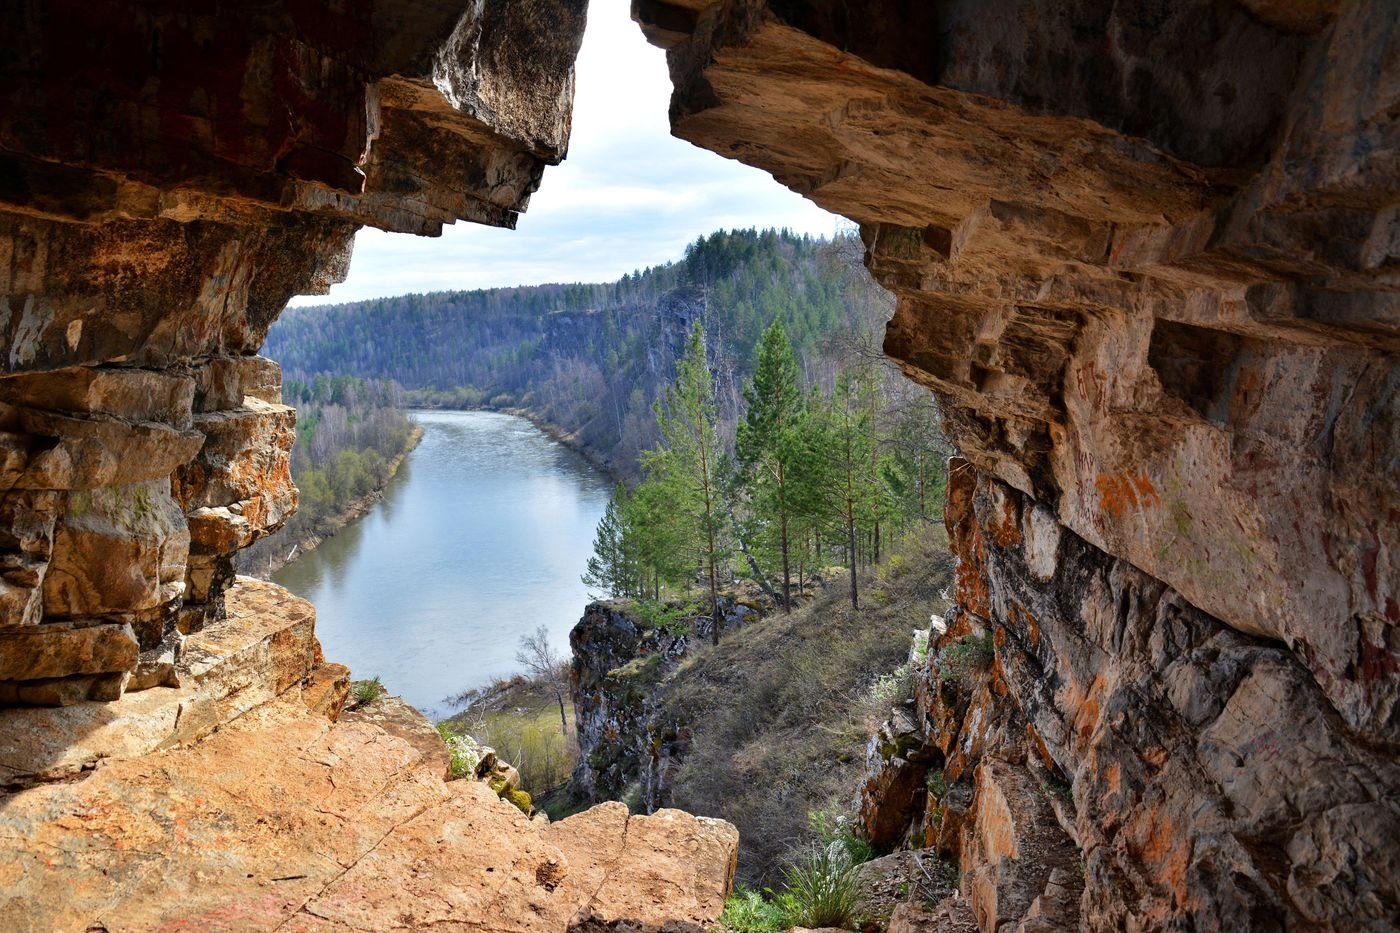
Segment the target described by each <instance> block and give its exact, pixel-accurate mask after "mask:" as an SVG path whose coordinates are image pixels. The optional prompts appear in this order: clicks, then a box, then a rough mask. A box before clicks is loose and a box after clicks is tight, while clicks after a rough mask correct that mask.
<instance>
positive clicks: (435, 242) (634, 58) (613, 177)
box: [292, 0, 838, 305]
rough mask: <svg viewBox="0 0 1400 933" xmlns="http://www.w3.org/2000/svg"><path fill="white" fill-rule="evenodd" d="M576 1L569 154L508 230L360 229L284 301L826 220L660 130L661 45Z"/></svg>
mask: <svg viewBox="0 0 1400 933" xmlns="http://www.w3.org/2000/svg"><path fill="white" fill-rule="evenodd" d="M589 6H590V9H589V14H588V30H587V32H586V33H585V35H584V40H583V50H582V51H581V53H580V55H579V62H578V83H577V90H576V95H575V100H574V124H573V134H572V138H571V140H570V143H569V157H568V158H567V159H566V160H565V161H564V163H563V164H562V165H560V166H557V167H553V168H548V169H545V173H544V180H543V182H542V183H541V185H540V190H539V191H538V192H536V193H535V194H534V196H533V197H532V198H531V200H530V208H529V210H528V211H526V213H524V214H522V215H521V217H520V222H519V226H518V229H516V230H514V231H510V230H498V229H495V228H491V227H482V226H479V225H477V224H468V223H458V224H456V225H454V226H451V227H448V228H446V229H444V231H443V235H442V236H441V237H439V238H425V237H415V236H410V235H407V234H386V233H383V232H381V231H379V230H373V229H365V230H362V231H361V232H360V234H359V235H358V236H357V237H356V241H355V254H354V259H353V260H352V261H351V264H350V275H349V277H348V278H347V279H346V281H345V282H344V283H342V284H340V285H336V286H333V287H332V289H331V294H330V295H323V296H307V297H301V298H296V299H293V301H292V304H294V305H299V304H324V303H326V302H340V301H358V300H361V299H364V298H375V297H380V296H385V295H402V294H405V293H408V292H428V291H442V290H445V289H472V288H491V287H495V286H508V285H534V284H540V283H543V282H607V281H612V280H614V279H617V278H619V277H621V276H622V275H623V274H624V273H627V272H631V271H633V270H635V269H641V268H645V267H646V266H655V265H660V264H662V263H666V262H671V261H674V260H676V259H679V258H680V257H681V253H682V250H683V249H684V248H685V244H687V243H689V242H690V241H692V240H694V239H695V238H696V237H698V236H700V235H702V234H706V233H710V232H711V231H714V230H718V229H721V228H733V227H789V228H791V229H793V230H797V231H800V232H806V233H811V234H814V235H822V236H830V235H831V234H832V233H833V232H834V231H835V229H836V224H837V220H838V218H836V217H835V216H834V215H832V214H828V213H827V212H825V211H823V210H821V209H820V208H818V207H817V206H816V205H814V204H812V203H811V202H810V201H806V200H804V199H803V198H801V197H799V196H798V195H795V194H793V193H792V192H790V191H788V190H787V189H786V188H784V187H782V186H781V185H779V184H778V183H777V182H775V181H774V180H773V179H772V178H771V177H769V176H768V175H767V174H766V173H764V172H761V171H759V170H757V169H753V168H749V167H748V166H745V165H741V164H740V163H738V162H734V161H731V160H729V159H724V158H722V157H720V156H717V155H715V154H714V153H711V152H707V151H705V150H703V149H699V148H697V147H695V146H692V145H691V144H690V143H687V142H684V141H683V140H679V139H675V138H673V137H672V136H671V135H670V131H669V128H668V126H667V122H666V110H667V106H668V104H669V100H670V91H671V82H670V80H669V78H668V77H667V74H666V58H665V54H664V53H663V52H662V51H661V50H660V49H656V48H653V47H652V46H650V45H648V44H647V42H646V40H645V39H643V38H642V34H641V30H640V29H638V28H637V26H636V24H634V23H633V22H632V21H631V20H630V19H629V17H628V2H627V0H592V3H590V5H589Z"/></svg>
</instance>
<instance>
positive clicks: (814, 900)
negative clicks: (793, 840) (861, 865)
mask: <svg viewBox="0 0 1400 933" xmlns="http://www.w3.org/2000/svg"><path fill="white" fill-rule="evenodd" d="M784 877H785V878H786V880H787V893H788V894H789V895H791V897H792V901H793V903H792V912H791V913H790V914H789V916H788V917H787V920H788V922H789V923H791V924H793V925H795V926H807V927H845V928H848V929H849V928H850V927H853V926H854V925H855V923H856V920H857V912H858V909H859V905H860V881H859V879H858V878H857V876H856V872H855V865H853V864H852V863H851V859H850V856H849V855H847V854H846V850H845V848H844V847H843V846H842V845H841V844H840V843H839V842H834V843H831V844H830V845H825V846H822V845H813V846H812V847H811V848H810V849H808V850H807V852H806V853H805V854H804V855H803V857H802V858H801V859H800V860H799V861H798V862H797V863H796V864H794V865H791V866H789V867H788V869H787V871H786V872H784Z"/></svg>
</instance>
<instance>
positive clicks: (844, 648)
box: [662, 526, 952, 885]
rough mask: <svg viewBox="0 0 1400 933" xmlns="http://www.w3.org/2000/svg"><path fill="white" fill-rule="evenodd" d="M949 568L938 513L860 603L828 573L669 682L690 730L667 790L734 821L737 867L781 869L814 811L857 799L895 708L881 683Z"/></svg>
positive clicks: (691, 661)
mask: <svg viewBox="0 0 1400 933" xmlns="http://www.w3.org/2000/svg"><path fill="white" fill-rule="evenodd" d="M951 580H952V556H951V555H950V554H949V553H948V551H947V544H946V539H945V537H944V534H943V529H942V528H941V526H930V527H928V528H926V529H923V530H921V531H920V533H919V534H918V535H916V536H912V537H911V538H910V539H909V540H908V541H906V542H904V544H903V546H902V547H901V548H900V549H899V550H898V551H897V552H896V553H894V554H892V555H891V556H890V557H889V558H887V560H886V562H885V563H884V564H882V565H880V566H879V567H877V568H875V569H874V570H872V571H871V572H870V573H869V575H868V580H867V581H866V583H865V590H864V591H865V592H866V593H867V599H866V602H865V605H864V606H863V607H862V608H861V609H860V610H858V611H856V610H852V609H851V607H850V602H849V598H848V597H847V595H846V593H845V590H844V587H842V586H839V585H833V586H832V587H831V588H830V590H829V591H828V592H827V593H826V594H824V595H821V596H818V597H817V598H815V599H813V600H812V601H810V602H808V603H806V604H805V605H803V606H801V607H800V608H798V609H797V610H795V611H794V612H793V613H792V614H791V615H786V616H785V615H782V614H775V615H773V616H770V617H769V618H766V619H763V620H761V621H759V622H756V623H754V624H752V625H748V626H745V627H744V628H742V629H740V630H738V631H735V632H733V633H731V634H729V635H727V636H726V639H725V641H724V642H723V643H722V644H721V645H720V646H719V647H718V648H716V649H714V650H709V651H704V652H702V653H699V654H696V655H693V656H691V657H690V658H688V659H687V660H686V661H685V662H684V663H683V664H682V665H681V667H680V668H679V669H678V670H677V671H676V673H675V674H674V675H673V676H672V677H671V678H670V679H669V680H668V681H667V683H666V684H665V685H664V687H663V688H662V689H663V700H662V702H663V704H664V708H665V710H666V715H667V717H668V718H671V719H673V721H676V722H678V723H680V724H681V728H680V732H681V735H682V737H683V739H684V737H686V736H688V741H689V747H688V749H684V750H682V749H677V751H678V752H681V751H683V754H684V764H683V766H682V767H681V769H680V773H679V774H678V775H677V778H676V780H675V783H674V785H673V790H672V803H673V805H674V806H677V807H680V808H682V809H686V810H689V811H691V812H693V813H700V814H707V815H713V816H720V817H723V818H724V819H727V820H729V821H730V822H732V823H734V824H735V825H736V826H738V827H739V832H740V840H741V842H740V846H741V848H740V856H739V879H740V880H741V881H744V882H747V883H750V884H755V885H771V884H776V883H777V882H779V881H780V879H781V877H782V870H783V866H784V865H785V864H786V863H788V861H789V860H790V857H791V855H792V854H793V853H794V850H795V849H796V848H797V847H799V846H802V845H803V844H804V843H805V842H806V841H807V840H809V839H810V838H811V833H810V832H809V830H808V819H807V814H808V812H809V811H812V810H817V809H823V808H827V807H830V806H832V805H835V806H836V807H838V808H840V809H841V810H845V811H849V809H850V804H851V801H852V799H853V797H854V795H855V792H856V788H857V785H858V783H859V781H860V778H861V776H862V773H863V770H864V763H865V762H864V752H865V745H866V742H867V740H868V738H869V736H870V735H871V734H872V733H873V732H874V731H875V730H876V728H877V727H878V725H879V723H880V721H882V720H883V719H885V718H886V717H887V716H888V715H889V708H888V706H887V705H885V704H884V702H882V701H881V700H877V699H875V698H874V697H873V696H872V687H873V686H874V684H875V683H876V681H877V680H878V679H879V678H880V677H881V676H882V675H888V674H889V672H890V671H892V670H894V669H895V668H897V667H899V665H901V664H902V663H903V662H904V661H905V658H906V655H907V654H908V651H909V645H910V636H911V633H912V632H913V630H915V629H921V628H927V627H928V621H929V615H930V614H931V613H933V612H941V611H943V610H944V608H945V607H946V605H947V601H946V600H945V599H944V598H943V597H942V595H941V594H942V592H943V591H945V590H946V589H947V588H948V587H949V586H950V585H951Z"/></svg>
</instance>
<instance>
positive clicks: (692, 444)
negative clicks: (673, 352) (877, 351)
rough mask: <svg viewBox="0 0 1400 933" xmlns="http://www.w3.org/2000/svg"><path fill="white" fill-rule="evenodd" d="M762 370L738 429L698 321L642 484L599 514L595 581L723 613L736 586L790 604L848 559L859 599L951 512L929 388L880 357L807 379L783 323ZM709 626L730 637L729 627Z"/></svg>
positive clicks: (765, 341) (759, 352)
mask: <svg viewBox="0 0 1400 933" xmlns="http://www.w3.org/2000/svg"><path fill="white" fill-rule="evenodd" d="M751 369H752V376H751V377H750V378H748V379H747V380H746V381H745V382H744V385H743V387H742V391H741V393H740V398H741V402H742V408H741V412H740V415H739V418H738V419H737V421H736V422H735V424H734V425H733V427H732V429H731V428H729V427H727V426H726V424H725V422H723V421H722V420H721V418H720V416H719V405H718V404H717V403H716V393H715V380H714V370H713V366H712V364H711V362H710V355H709V353H708V352H707V340H706V334H705V330H704V328H703V326H702V325H701V324H700V322H699V321H696V322H695V323H694V324H693V325H692V328H691V332H690V335H689V338H688V340H687V343H686V348H685V352H684V353H683V355H682V356H681V358H680V359H679V360H678V361H677V363H676V376H675V379H674V380H673V381H672V382H671V383H670V384H668V385H667V386H666V388H665V391H664V392H663V394H662V398H661V400H660V402H659V403H658V404H657V405H656V407H655V416H656V419H657V426H658V431H659V435H660V436H659V438H658V440H657V442H656V444H655V445H654V446H653V447H651V448H650V449H648V450H645V451H643V452H642V454H641V468H642V474H643V479H642V481H641V482H640V483H639V484H638V485H636V486H635V487H634V488H632V489H630V490H629V488H628V487H627V486H626V485H624V484H622V483H619V484H618V487H617V490H616V491H615V493H614V495H613V499H612V501H611V503H609V505H608V508H607V511H606V512H605V514H604V516H603V519H602V521H601V522H600V523H599V526H598V531H597V535H596V538H595V540H594V557H593V558H592V559H591V560H590V561H589V564H588V570H587V572H586V574H585V576H584V582H585V583H587V584H588V585H589V586H590V587H592V588H594V589H596V590H599V591H602V592H604V593H607V594H609V595H612V596H617V597H624V598H629V599H632V600H634V601H636V602H637V604H638V606H639V608H640V610H641V611H642V612H643V613H644V614H655V613H658V612H663V611H667V607H670V606H672V605H673V604H674V602H675V600H676V599H677V598H679V599H682V600H684V599H685V598H686V597H687V596H689V595H691V594H694V593H695V592H697V590H698V591H703V594H704V602H703V610H704V611H705V612H706V613H707V614H708V616H709V617H710V618H711V619H719V618H720V617H721V613H720V611H719V595H720V590H721V588H723V587H727V586H728V585H730V584H731V583H733V582H734V581H735V580H736V579H747V580H748V581H750V582H752V583H754V584H756V585H758V586H759V587H760V588H761V589H763V590H764V591H765V592H767V593H768V595H769V597H770V598H771V600H772V602H773V603H775V604H776V605H778V606H781V607H782V608H783V609H785V610H790V609H791V608H792V605H793V600H794V594H795V593H801V592H802V591H803V590H804V589H805V583H806V579H805V578H806V577H807V575H808V574H809V573H810V572H811V571H813V570H817V571H821V570H824V569H825V568H826V567H827V566H828V565H831V564H840V565H842V566H844V567H846V569H847V581H848V587H849V594H850V602H851V607H852V608H858V607H859V603H860V592H859V573H858V571H859V569H860V568H861V567H862V566H870V565H872V564H875V563H878V562H879V560H880V558H881V549H882V546H883V545H885V544H886V543H887V542H888V541H889V540H890V539H891V538H892V537H895V536H898V535H899V533H900V532H902V531H903V530H904V529H905V528H906V527H908V526H910V525H911V524H914V525H918V524H922V523H923V522H925V521H928V520H929V519H931V518H933V517H935V516H936V515H937V514H938V513H939V511H940V510H941V501H942V491H943V487H944V483H945V474H944V463H945V461H946V459H947V455H948V449H947V446H946V444H945V442H944V441H943V438H942V435H941V434H940V433H939V431H938V429H937V427H936V425H937V420H936V411H935V410H934V408H933V403H932V399H931V397H929V396H928V395H927V393H918V392H913V393H911V392H906V391H904V390H903V388H902V384H901V383H900V382H897V381H893V380H891V379H890V372H889V370H888V367H887V366H886V365H884V364H882V363H881V362H879V361H877V360H875V359H873V358H871V357H861V356H857V357H854V358H852V359H850V360H848V361H847V362H846V363H845V365H843V366H842V367H841V368H839V369H838V370H837V372H836V379H835V382H834V384H833V385H831V386H830V387H829V388H826V387H823V386H821V385H820V384H816V383H812V382H809V381H807V380H804V378H803V376H802V374H801V370H800V368H799V366H798V362H797V355H796V352H795V350H794V348H793V345H792V343H791V341H789V339H788V337H787V333H786V332H785V330H784V328H783V325H782V324H781V322H778V321H775V322H773V324H771V325H770V326H769V328H768V329H767V330H766V331H764V333H763V336H762V338H761V340H760V341H759V345H758V347H757V348H756V349H755V351H754V361H753V365H752V367H751ZM697 569H698V573H697ZM697 582H698V585H697ZM683 614H684V613H683ZM710 635H711V637H712V639H713V641H714V643H715V644H718V643H719V638H720V626H719V625H717V624H716V625H712V626H710Z"/></svg>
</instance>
